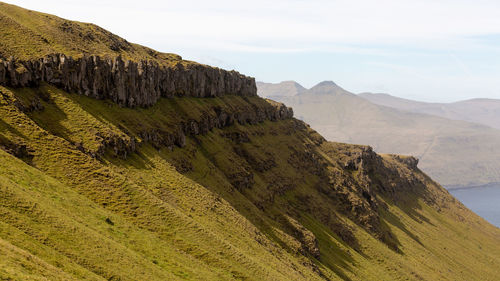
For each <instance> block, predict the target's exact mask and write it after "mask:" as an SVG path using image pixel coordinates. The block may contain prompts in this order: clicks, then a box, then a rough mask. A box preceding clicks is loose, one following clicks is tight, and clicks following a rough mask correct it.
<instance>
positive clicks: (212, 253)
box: [0, 3, 500, 280]
mask: <svg viewBox="0 0 500 281" xmlns="http://www.w3.org/2000/svg"><path fill="white" fill-rule="evenodd" d="M0 11H1V13H2V21H8V22H14V23H16V24H17V26H19V27H24V28H18V29H12V30H10V31H9V32H18V33H19V34H18V36H24V34H26V33H29V32H32V33H31V34H38V35H40V36H43V37H44V38H51V37H49V35H50V34H53V33H54V34H59V33H58V32H59V31H58V30H59V29H63V28H64V26H67V25H73V24H75V25H77V26H81V27H82V28H83V30H81V34H82V37H78V36H80V35H79V34H80V33H77V34H76V35H75V34H73V33H71V34H69V35H67V36H68V38H67V40H65V38H64V37H63V38H58V39H57V40H59V41H58V42H59V44H62V45H58V44H55V43H54V45H56V46H54V47H52V45H51V44H49V45H47V46H46V48H33V49H30V50H29V52H30V56H29V57H28V56H26V57H17V56H15V55H14V53H13V55H12V56H13V57H11V56H9V52H10V51H11V50H17V51H18V54H22V53H24V52H23V50H22V49H21V47H20V45H18V44H19V43H20V42H19V41H16V40H10V39H9V40H7V39H6V38H4V37H3V36H7V37H8V38H13V37H16V36H15V34H13V33H9V34H7V35H6V33H0V36H2V38H1V40H0V42H2V50H1V53H2V55H5V57H3V58H2V60H1V62H0V85H1V86H0V256H1V257H2V258H1V259H0V279H2V280H403V279H409V280H474V279H481V280H494V279H495V278H496V277H497V276H498V275H499V274H500V271H499V268H500V255H499V253H500V229H498V228H496V227H494V226H492V225H490V224H489V223H487V222H486V221H484V220H483V219H481V218H480V217H478V216H477V215H476V214H474V213H473V212H471V211H470V210H468V209H467V208H465V207H464V206H463V205H462V204H461V203H460V202H459V201H457V200H456V199H455V198H453V197H452V196H451V195H450V194H449V193H448V192H447V191H446V190H445V189H443V188H442V187H441V186H440V185H439V184H437V183H436V182H434V181H433V180H432V179H430V178H429V177H428V176H426V175H425V174H424V173H422V172H421V171H420V170H419V169H418V168H417V160H416V159H415V158H413V157H407V156H399V155H379V154H376V153H375V152H374V151H373V150H372V149H371V148H370V147H368V146H359V145H349V144H341V143H333V142H328V141H326V140H325V139H324V138H323V137H322V136H320V135H319V134H318V133H317V132H315V131H314V130H312V129H311V128H310V127H309V126H308V125H307V124H305V123H304V122H302V121H300V120H297V119H295V118H293V112H292V110H291V109H290V108H288V107H287V106H285V105H283V104H281V103H277V102H274V101H270V100H265V99H262V98H260V97H258V96H257V92H256V85H255V82H254V79H253V78H251V77H247V76H244V75H242V74H239V73H237V72H235V71H226V70H222V69H218V68H213V67H210V66H206V65H201V64H197V63H195V62H186V61H183V60H182V59H181V58H180V57H178V56H174V55H173V56H168V58H163V57H164V55H163V54H161V53H158V52H151V54H158V55H157V57H156V58H155V57H154V55H151V56H153V58H151V59H149V58H148V57H144V58H142V57H140V56H139V54H138V53H134V52H135V51H134V50H146V49H145V48H144V47H140V46H137V45H133V46H135V47H134V48H137V49H134V50H132V49H129V50H120V51H115V50H113V48H111V47H112V46H111V47H110V46H109V45H107V43H106V42H111V41H113V40H114V39H116V37H115V36H113V35H112V34H111V33H103V34H107V37H106V38H101V39H99V40H98V42H97V41H96V42H94V43H92V42H88V41H87V39H88V38H87V37H86V35H85V34H93V32H90V31H92V30H94V31H95V32H97V33H98V32H103V31H102V30H101V29H99V28H97V27H95V26H93V25H87V24H80V23H73V22H70V21H67V20H63V19H60V18H57V17H54V16H50V15H45V14H40V13H37V12H32V11H27V10H24V9H22V8H19V7H15V6H11V5H7V4H3V3H2V4H0ZM27 15H29V16H27ZM2 27H4V25H3V24H2ZM86 28H89V29H88V30H87V29H86ZM42 31H43V32H42ZM87 31H89V32H90V33H87ZM45 32H47V33H48V34H49V35H45ZM60 34H61V36H66V35H64V34H63V33H60ZM75 36H76V37H75ZM24 40H27V42H21V43H23V44H24V45H22V46H25V47H26V48H31V47H32V46H36V44H38V40H39V37H38V36H26V37H24ZM78 40H82V42H81V44H78V43H79V42H78ZM120 40H123V39H120ZM42 41H43V40H42ZM47 41H48V42H52V41H50V40H47ZM83 41H85V43H84V42H83ZM65 42H67V45H65ZM103 42H104V43H106V44H104V43H103ZM121 42H123V41H121ZM101 43H103V44H104V45H101ZM84 44H88V45H84ZM94 44H97V45H94ZM73 46H86V48H87V47H88V48H89V49H84V50H81V51H85V53H84V54H81V55H73V54H62V53H57V54H52V53H49V54H47V53H45V51H46V50H47V49H48V48H49V47H50V48H57V50H71V49H72V48H73ZM92 46H99V50H101V51H102V53H99V55H97V54H95V53H93V52H94V49H92ZM106 46H107V47H106ZM108 47H109V48H108ZM35 51H38V53H37V52H35ZM75 52H76V51H75ZM115 52H118V53H119V54H117V53H115ZM129 52H130V53H129ZM103 54H105V55H103ZM134 54H136V55H137V57H135V56H134ZM170 58H175V59H174V60H176V61H173V60H170ZM163 59H165V60H166V61H162V60H163Z"/></svg>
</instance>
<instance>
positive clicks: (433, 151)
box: [277, 82, 500, 187]
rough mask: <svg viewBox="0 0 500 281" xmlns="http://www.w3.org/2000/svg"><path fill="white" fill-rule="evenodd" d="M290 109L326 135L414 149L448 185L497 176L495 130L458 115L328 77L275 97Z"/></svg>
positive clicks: (498, 134)
mask: <svg viewBox="0 0 500 281" xmlns="http://www.w3.org/2000/svg"><path fill="white" fill-rule="evenodd" d="M277 100H278V101H280V102H284V103H285V104H287V105H289V106H291V107H293V109H294V112H295V115H296V116H297V117H298V118H299V119H301V120H304V121H305V122H307V123H309V124H311V126H312V127H313V128H314V129H316V130H318V132H319V133H321V134H322V135H323V136H325V137H326V139H328V140H331V141H339V142H347V143H354V144H367V145H371V146H373V148H374V150H375V151H377V152H381V153H396V154H405V155H414V156H415V157H417V158H419V160H420V162H419V167H420V168H421V169H422V170H423V171H425V172H426V173H428V174H429V175H430V176H431V177H432V178H434V179H436V180H437V181H438V182H439V183H441V184H443V185H445V186H449V187H464V186H479V185H486V184H491V183H497V182H500V162H498V159H500V158H499V157H500V147H499V146H498V143H500V131H499V130H495V129H493V128H490V127H487V126H484V125H480V124H475V123H469V122H464V121H457V120H450V119H445V118H441V117H438V116H433V115H429V114H421V113H413V112H409V111H403V110H398V109H395V108H391V107H385V106H380V105H377V104H374V103H371V102H369V101H368V100H366V99H364V98H361V97H359V96H357V95H355V94H352V93H350V92H348V91H346V90H344V89H342V88H341V87H339V86H338V85H336V84H335V83H333V82H322V83H320V84H318V85H317V86H315V87H313V88H311V89H310V90H308V91H306V92H304V93H302V94H299V95H296V96H293V97H281V98H279V99H277Z"/></svg>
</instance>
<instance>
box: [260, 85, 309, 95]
mask: <svg viewBox="0 0 500 281" xmlns="http://www.w3.org/2000/svg"><path fill="white" fill-rule="evenodd" d="M257 87H258V88H259V94H260V95H261V96H262V97H266V98H273V97H280V96H285V97H289V96H295V95H297V94H300V93H302V92H304V91H305V90H306V89H305V88H304V87H302V86H301V85H300V84H299V83H297V82H295V81H283V82H280V83H278V84H272V83H264V82H257Z"/></svg>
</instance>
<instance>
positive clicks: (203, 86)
mask: <svg viewBox="0 0 500 281" xmlns="http://www.w3.org/2000/svg"><path fill="white" fill-rule="evenodd" d="M40 82H47V83H50V84H53V85H55V86H57V87H59V88H62V89H64V90H66V91H68V92H74V93H79V94H82V95H86V96H89V97H93V98H97V99H110V100H112V101H113V102H115V103H117V104H120V105H122V106H127V107H136V106H142V107H147V106H151V105H153V104H154V103H156V102H157V101H158V99H159V98H160V97H173V96H189V97H220V96H223V95H226V94H232V95H238V96H256V95H257V88H256V86H255V79H254V78H251V77H247V76H244V75H242V74H240V73H238V72H236V71H226V70H222V69H219V68H213V67H209V66H205V65H201V64H188V65H187V66H185V65H184V64H182V63H181V62H178V63H176V64H175V65H174V66H161V65H159V64H158V63H157V62H154V61H147V60H146V61H140V62H134V61H124V60H123V59H122V58H121V57H119V56H118V57H115V58H101V57H99V56H94V55H92V56H83V57H81V58H78V59H73V58H72V57H67V56H65V55H63V54H52V55H48V56H46V57H44V58H41V59H38V60H28V61H22V60H15V59H13V58H10V59H2V58H0V85H4V86H10V87H28V86H37V85H39V84H40Z"/></svg>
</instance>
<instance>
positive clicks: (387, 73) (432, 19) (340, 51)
mask: <svg viewBox="0 0 500 281" xmlns="http://www.w3.org/2000/svg"><path fill="white" fill-rule="evenodd" d="M5 2H8V3H11V4H15V5H19V6H22V7H24V8H28V9H32V10H37V11H42V12H46V13H50V14H55V15H57V16H60V17H63V18H67V19H71V20H78V21H83V22H92V23H95V24H97V25H99V26H101V27H103V28H105V29H108V30H109V31H111V32H113V33H115V34H117V35H119V36H121V37H123V38H125V39H127V40H128V41H130V42H134V43H139V44H142V45H146V46H148V47H151V48H153V49H156V50H158V51H162V52H171V53H176V54H179V55H181V56H182V57H183V58H185V59H189V60H194V61H198V62H201V63H205V64H210V65H214V66H218V67H222V68H226V69H235V70H237V71H239V72H241V73H243V74H246V75H250V76H253V77H255V78H256V79H257V80H258V81H263V82H272V83H276V82H280V81H285V80H295V81H297V82H299V83H300V84H302V85H303V86H304V87H306V88H310V87H312V86H314V85H315V84H317V83H319V82H321V81H323V80H332V81H334V82H336V83H337V84H338V85H340V86H341V87H343V88H345V89H346V90H348V91H351V92H353V93H360V92H376V93H389V94H391V95H395V96H399V97H403V98H409V99H415V100H421V101H429V102H453V101H458V100H464V99H470V98H497V99H500V79H499V78H500V3H498V1H497V0H495V1H491V0H474V1H472V0H470V1H465V0H434V1H428V0H414V1H408V0H376V1H368V0H349V1H343V0H342V1H336V0H330V1H327V0H287V1H283V0H274V1H264V0H253V1H239V0H232V1H229V0H211V1H199V0H183V1H179V0H177V1H170V0H167V1H152V0H142V1H137V0H134V1H130V0H122V1H109V0H100V1H97V0H87V1H81V0H78V1H77V0H44V1H40V0H22V1H16V0H11V1H9V0H7V1H5Z"/></svg>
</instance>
